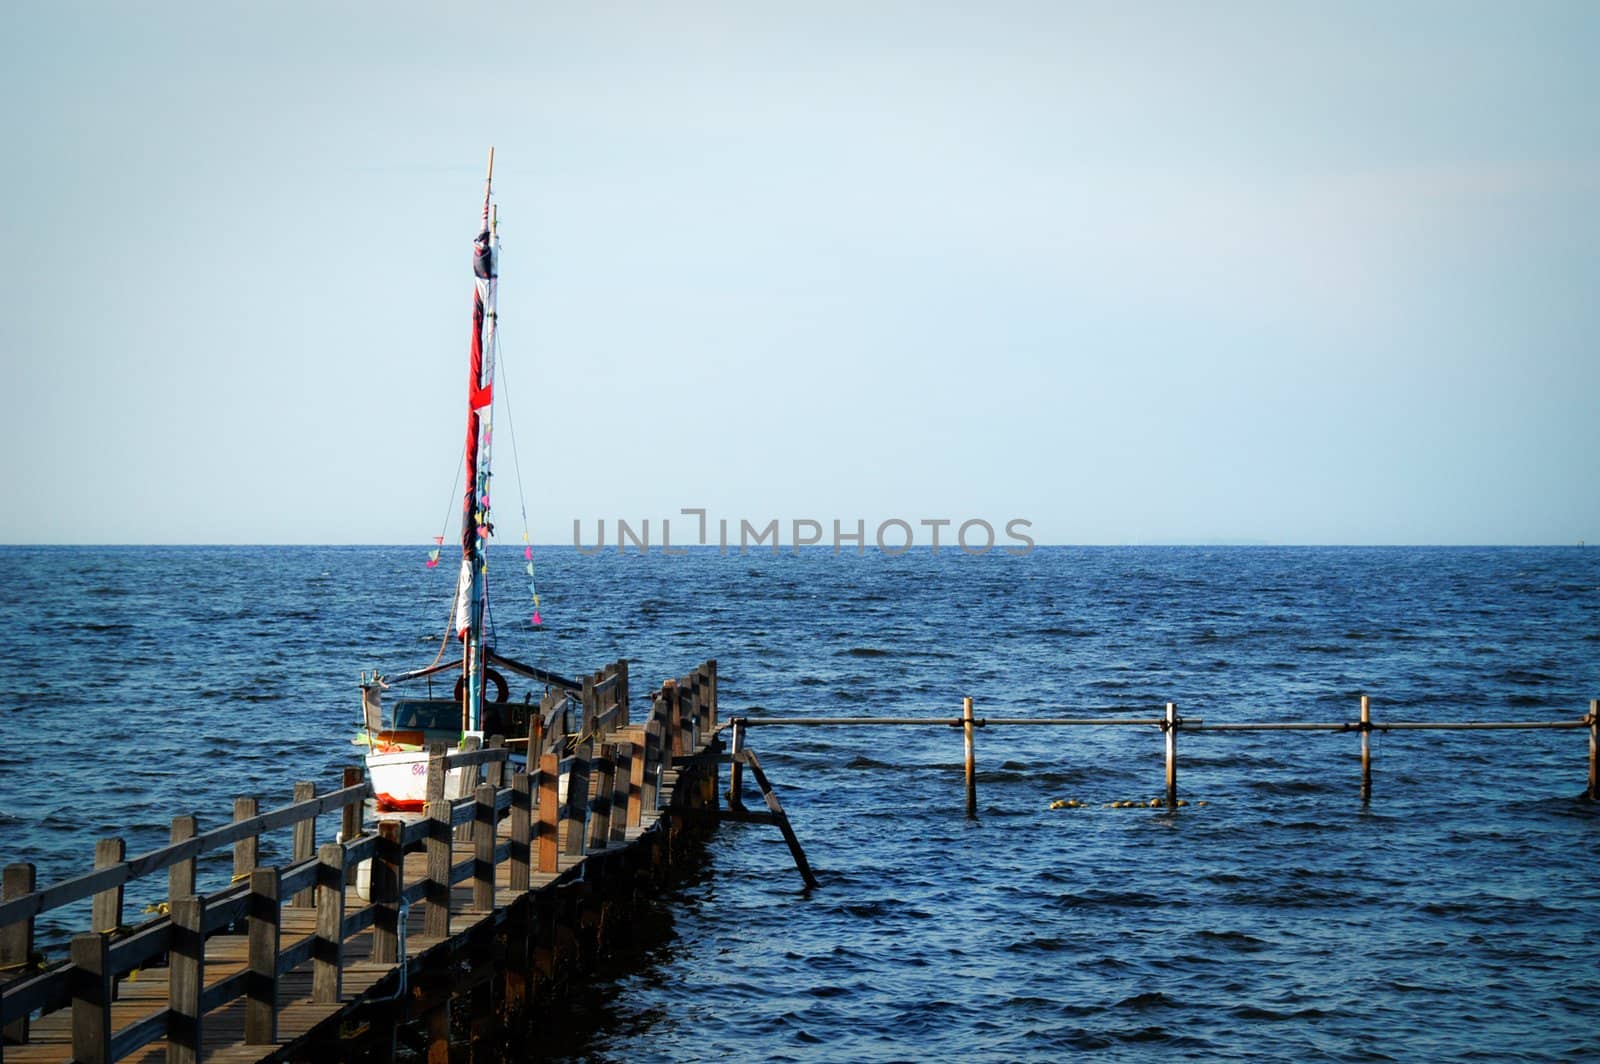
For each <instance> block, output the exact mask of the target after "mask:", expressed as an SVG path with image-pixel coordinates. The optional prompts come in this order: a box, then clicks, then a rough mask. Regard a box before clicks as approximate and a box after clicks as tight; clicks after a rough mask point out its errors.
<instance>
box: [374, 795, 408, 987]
mask: <svg viewBox="0 0 1600 1064" xmlns="http://www.w3.org/2000/svg"><path fill="white" fill-rule="evenodd" d="M404 827H405V825H404V824H402V823H401V822H400V821H398V820H380V821H378V848H377V850H376V852H374V854H373V857H372V879H371V888H370V891H369V893H370V894H371V895H372V909H373V912H372V960H373V963H375V964H394V963H395V962H396V961H398V960H400V891H401V887H402V884H401V882H400V880H401V878H402V876H403V872H404V869H405V855H404V854H403V853H401V852H400V833H401V831H402V830H403V829H404Z"/></svg>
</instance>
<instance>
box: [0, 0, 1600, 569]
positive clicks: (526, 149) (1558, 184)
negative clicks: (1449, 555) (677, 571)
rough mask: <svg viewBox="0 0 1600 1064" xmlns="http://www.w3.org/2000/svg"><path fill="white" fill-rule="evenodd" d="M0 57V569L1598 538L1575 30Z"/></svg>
mask: <svg viewBox="0 0 1600 1064" xmlns="http://www.w3.org/2000/svg"><path fill="white" fill-rule="evenodd" d="M3 25H4V29H3V31H0V143H3V144H4V145H5V157H4V164H3V167H0V249H3V254H0V357H3V359H4V387H3V389H0V454H3V455H4V462H3V474H0V477H3V479H0V497H3V498H4V500H5V503H4V506H3V508H0V543H411V542H416V543H422V544H426V543H428V542H429V540H430V537H432V536H435V535H439V534H441V533H443V534H445V535H447V536H450V537H453V536H454V535H455V522H456V520H457V516H458V512H459V503H458V502H457V501H456V500H457V495H456V492H457V490H458V489H457V488H456V487H455V474H454V470H455V468H456V466H457V465H458V464H459V460H460V454H461V447H462V443H461V440H462V432H463V428H464V424H465V396H464V392H465V387H464V377H465V376H466V373H465V369H466V351H467V338H468V330H469V310H470V297H471V272H470V270H471V267H470V244H471V239H472V237H473V235H474V232H475V230H476V223H477V215H478V211H479V209H480V206H481V197H482V183H483V176H484V175H483V171H484V164H485V158H486V155H487V151H488V148H489V146H490V145H493V146H494V147H495V149H496V165H495V189H496V198H497V200H498V201H499V203H500V218H501V235H502V241H503V245H504V250H503V254H502V260H501V282H500V322H501V353H502V364H503V367H504V370H505V376H504V377H503V379H502V386H501V389H500V395H501V397H502V398H504V399H509V404H510V406H509V414H508V413H507V412H506V411H505V410H503V409H502V410H501V411H500V412H499V413H497V419H498V420H497V425H498V426H500V427H499V429H498V433H497V439H496V467H495V468H496V489H495V499H494V503H495V508H496V511H497V518H498V521H497V524H498V527H499V532H500V535H501V538H502V539H507V540H509V541H512V542H517V541H519V540H520V532H521V530H522V528H523V522H522V516H521V511H522V510H523V509H524V508H525V509H526V512H527V527H528V528H529V530H530V531H531V533H532V535H533V537H534V539H535V540H536V541H537V542H548V543H570V542H572V539H573V522H574V520H581V521H582V522H584V527H585V529H586V531H585V533H584V537H583V538H584V542H586V543H593V541H594V528H595V525H596V523H597V522H605V523H606V524H607V525H608V526H609V528H610V530H609V531H608V536H609V535H614V527H615V522H616V520H617V519H619V518H621V519H624V520H627V521H629V522H630V524H633V525H635V526H637V525H638V524H639V523H640V522H641V521H642V520H644V519H650V520H651V523H652V525H653V526H655V527H656V528H657V529H659V520H660V519H661V518H663V517H670V518H673V519H674V523H673V536H674V540H675V541H680V536H682V535H683V534H685V533H686V532H687V530H688V529H689V528H690V527H691V526H692V525H693V519H692V518H687V517H682V516H680V511H681V510H682V509H683V508H703V509H705V510H706V511H707V513H708V515H709V516H710V518H711V520H712V521H713V522H715V521H716V520H718V519H719V518H723V519H729V520H730V521H732V522H733V524H734V525H735V527H737V525H738V522H739V521H741V520H749V521H751V522H752V523H756V524H764V523H765V522H766V521H767V520H769V519H772V518H777V519H779V520H780V521H781V522H782V523H783V525H784V527H785V528H787V527H788V526H789V522H791V521H792V520H794V519H807V520H815V521H817V522H818V523H820V524H821V525H823V526H824V528H827V527H829V526H830V525H831V522H832V521H833V520H836V519H837V520H840V521H841V522H843V524H844V526H845V527H846V528H852V527H853V526H854V523H855V521H856V520H858V519H862V520H864V521H865V522H866V527H867V529H868V536H869V542H870V537H871V535H872V531H871V530H872V529H873V528H874V527H875V526H876V525H877V524H878V523H880V522H881V521H884V520H888V519H899V520H903V521H905V522H907V523H908V524H910V525H911V526H913V527H916V528H921V529H923V530H924V533H925V532H926V527H927V526H923V525H922V524H921V522H923V521H925V520H935V519H949V520H952V521H953V522H955V523H956V524H959V523H960V522H962V521H964V520H970V519H982V520H987V521H989V522H990V523H991V524H992V525H994V526H995V527H996V528H997V529H999V528H1002V527H1003V526H1004V524H1005V522H1007V521H1010V520H1013V519H1019V518H1020V519H1023V520H1026V521H1028V522H1030V524H1029V525H1028V528H1029V530H1030V534H1031V536H1032V537H1033V538H1034V539H1035V540H1036V541H1037V542H1040V543H1110V544H1117V543H1168V542H1171V543H1183V542H1207V543H1209V542H1267V543H1314V544H1324V543H1348V544H1387V543H1406V544H1499V543H1505V544H1522V543H1549V544H1569V543H1575V542H1577V541H1579V540H1587V541H1589V542H1591V543H1597V542H1600V357H1597V356H1596V350H1595V349H1596V337H1597V336H1600V328H1597V326H1600V298H1597V297H1596V293H1597V292H1600V108H1597V107H1596V106H1595V101H1596V100H1597V99H1600V73H1597V71H1600V5H1597V4H1593V3H1588V2H1573V3H1553V2H1531V3H1517V4H1509V3H1473V2H1468V0H1451V2H1446V3H1431V2H1424V0H1407V2H1402V3H1393V2H1383V3H1363V2H1349V3H1339V4H1328V3H1321V2H1317V3H1301V2H1294V0H1273V2H1265V3H1244V2H1226V0H1223V2H1218V3H1209V4H1192V3H1154V2H1146V3H1087V2H1070V0H1062V2H1051V3H1037V4H1034V3H1019V2H1011V0H1001V2H996V3H986V4H976V3H967V4H950V3H927V2H922V3H898V2H867V3H852V4H835V3H807V4H799V5H778V4H760V3H756V4H752V3H719V4H710V3H595V4H587V3H585V4H568V5H553V4H545V3H529V4H518V5H506V6H503V7H502V6H486V5H478V4H452V5H431V4H429V5H421V4H410V3H385V4H376V3H373V4H339V3H317V4H298V3H281V4H270V5H266V4H256V3H227V2H224V3H217V2H214V0H208V2H206V3H177V2H174V3H156V4H143V5H129V4H117V3H111V2H109V0H107V2H104V3H93V4H83V3H70V2H68V3H51V4H26V5H23V4H15V5H9V6H7V8H6V10H5V12H4V14H3ZM512 432H515V434H516V439H515V459H516V461H514V462H513V461H511V457H512V456H511V455H510V454H509V453H508V452H510V451H511V450H512V448H511V447H510V446H508V444H509V443H510V437H511V435H512ZM519 483H520V489H519V486H518V485H519ZM657 535H659V532H657ZM787 535H788V533H787V532H786V533H785V538H787ZM922 539H923V541H924V542H926V534H924V536H923V537H922Z"/></svg>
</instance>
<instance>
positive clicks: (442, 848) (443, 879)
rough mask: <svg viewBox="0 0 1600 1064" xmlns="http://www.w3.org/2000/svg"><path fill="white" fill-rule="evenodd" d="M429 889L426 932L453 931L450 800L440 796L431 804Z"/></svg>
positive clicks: (446, 933) (441, 934) (445, 933)
mask: <svg viewBox="0 0 1600 1064" xmlns="http://www.w3.org/2000/svg"><path fill="white" fill-rule="evenodd" d="M427 816H428V827H429V830H428V839H427V842H426V844H425V846H426V850H427V855H428V889H427V893H426V894H425V895H424V897H425V898H426V899H427V902H428V910H427V912H426V913H425V914H424V920H423V933H424V934H426V935H428V936H429V937H432V938H448V937H449V935H450V803H449V802H447V801H444V800H443V799H439V800H436V801H431V802H429V803H428V805H427Z"/></svg>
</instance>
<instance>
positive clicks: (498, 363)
mask: <svg viewBox="0 0 1600 1064" xmlns="http://www.w3.org/2000/svg"><path fill="white" fill-rule="evenodd" d="M494 346H495V360H494V371H495V373H496V375H498V376H499V378H500V392H501V394H502V395H504V396H505V399H506V428H507V429H509V430H510V432H511V462H512V464H513V465H515V466H516V467H517V506H518V507H520V508H521V510H522V527H523V530H524V531H526V530H527V527H528V497H527V496H526V495H525V494H524V493H523V490H522V458H521V456H519V455H518V454H517V420H516V418H514V417H512V416H511V381H510V378H509V377H507V376H506V360H505V359H504V358H502V357H500V333H499V331H498V329H497V330H496V331H495V334H494Z"/></svg>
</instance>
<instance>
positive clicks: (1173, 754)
mask: <svg viewBox="0 0 1600 1064" xmlns="http://www.w3.org/2000/svg"><path fill="white" fill-rule="evenodd" d="M1165 730H1166V733H1167V808H1168V809H1176V808H1178V703H1176V702H1168V703H1167V720H1166V729H1165Z"/></svg>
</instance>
